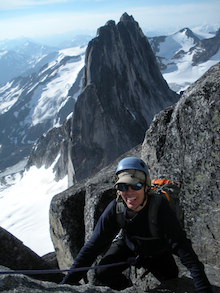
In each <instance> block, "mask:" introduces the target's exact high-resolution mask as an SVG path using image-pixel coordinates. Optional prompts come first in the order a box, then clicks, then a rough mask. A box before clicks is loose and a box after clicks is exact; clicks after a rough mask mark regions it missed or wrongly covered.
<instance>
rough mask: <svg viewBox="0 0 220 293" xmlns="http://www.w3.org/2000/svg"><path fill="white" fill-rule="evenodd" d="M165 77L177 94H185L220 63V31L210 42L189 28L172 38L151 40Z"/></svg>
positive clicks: (164, 37) (161, 37)
mask: <svg viewBox="0 0 220 293" xmlns="http://www.w3.org/2000/svg"><path fill="white" fill-rule="evenodd" d="M149 42H150V44H151V47H152V49H153V51H154V53H155V55H156V56H157V61H158V64H159V67H160V70H161V72H162V74H163V77H164V78H165V80H166V81H167V82H168V84H169V86H170V88H171V89H172V90H174V91H176V92H180V91H183V90H185V89H186V88H187V87H188V86H189V85H190V84H191V83H193V82H194V81H195V80H197V79H198V78H199V77H201V76H202V74H203V73H205V72H206V71H207V70H208V69H209V68H210V67H211V66H213V65H215V64H216V63H218V62H219V61H220V49H219V48H220V30H219V31H218V32H217V33H216V35H215V36H214V37H212V38H209V39H204V38H203V37H202V36H199V35H196V34H194V33H193V32H192V31H191V30H190V29H188V28H185V29H182V30H180V31H179V32H177V33H175V34H172V35H170V36H160V37H153V38H149Z"/></svg>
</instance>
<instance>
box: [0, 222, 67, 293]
mask: <svg viewBox="0 0 220 293" xmlns="http://www.w3.org/2000/svg"><path fill="white" fill-rule="evenodd" d="M0 239H1V249H0V265H2V266H5V267H8V268H10V269H12V270H25V271H28V270H52V269H56V267H55V266H52V265H51V264H50V263H49V262H47V261H45V260H44V259H43V258H41V257H39V256H38V255H37V254H36V253H34V252H33V251H32V250H30V249H29V248H28V247H26V246H25V245H24V244H23V243H22V242H21V241H20V240H19V239H17V238H16V237H14V236H13V235H12V234H10V233H9V232H7V231H6V230H4V229H3V228H1V227H0ZM31 276H32V277H34V278H36V279H38V280H44V281H51V282H56V283H59V282H60V281H61V280H62V279H63V274H60V273H59V274H58V273H57V274H35V275H31ZM1 289H2V288H1V285H0V291H1Z"/></svg>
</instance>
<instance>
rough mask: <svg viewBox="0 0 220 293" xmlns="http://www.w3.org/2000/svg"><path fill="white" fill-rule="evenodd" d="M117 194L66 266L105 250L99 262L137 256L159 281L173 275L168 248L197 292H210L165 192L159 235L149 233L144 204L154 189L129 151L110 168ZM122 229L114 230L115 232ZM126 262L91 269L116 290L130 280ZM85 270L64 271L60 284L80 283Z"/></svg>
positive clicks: (79, 264) (84, 261) (175, 269)
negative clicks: (119, 206)
mask: <svg viewBox="0 0 220 293" xmlns="http://www.w3.org/2000/svg"><path fill="white" fill-rule="evenodd" d="M115 188H116V190H117V199H115V200H113V201H112V202H110V204H109V205H108V206H107V208H106V209H105V211H104V212H103V214H102V215H101V216H100V218H99V220H98V222H97V225H96V227H95V229H94V231H93V234H92V236H91V238H90V240H89V241H88V242H87V243H86V244H85V245H84V246H83V247H82V249H81V250H80V252H79V254H78V255H77V257H76V259H75V261H74V264H73V265H72V267H71V269H75V268H80V267H89V266H91V265H92V263H93V262H94V261H95V259H96V257H97V256H98V255H100V254H102V253H104V252H106V251H107V252H106V253H105V255H104V256H103V258H102V260H101V261H100V263H99V265H108V264H113V263H117V262H123V261H126V260H127V259H129V258H132V257H135V258H136V259H137V262H136V264H135V265H136V266H137V267H138V268H140V267H143V268H145V269H147V270H149V271H150V272H151V273H152V274H153V275H154V276H155V277H156V278H157V279H158V280H159V281H161V282H162V281H164V280H169V279H174V278H177V277H178V267H177V265H176V262H175V260H174V257H173V254H176V255H178V256H179V257H180V259H181V262H182V263H183V264H184V265H185V266H186V267H187V268H188V269H189V270H190V272H191V276H192V277H193V281H194V285H195V288H196V289H197V291H198V292H202V293H210V292H213V291H212V288H211V285H210V283H209V281H208V279H207V276H206V274H205V272H204V266H203V264H202V263H201V262H200V261H199V259H198V257H197V255H196V254H195V252H194V250H193V248H192V246H191V243H190V241H189V240H188V239H187V238H186V235H185V232H184V230H183V229H182V227H181V225H180V223H179V221H178V219H177V217H176V215H175V213H174V211H173V210H172V209H171V207H170V205H169V203H168V201H167V200H165V199H164V198H162V199H161V201H160V206H159V208H158V214H157V231H158V236H157V237H155V236H152V233H151V229H150V225H149V217H148V214H149V208H150V207H151V202H152V201H153V200H154V197H155V194H156V193H155V191H153V190H152V189H151V179H150V176H149V172H148V168H147V166H146V164H145V163H144V161H143V160H141V159H139V158H136V157H128V158H124V159H123V160H121V161H120V162H119V164H118V167H117V169H116V174H115ZM120 201H122V202H123V204H124V209H123V219H124V223H123V225H122V224H121V223H120V221H119V220H118V217H117V203H118V202H120ZM120 231H121V232H122V233H119V232H120ZM128 267H129V264H125V265H121V266H115V267H114V266H113V267H108V266H103V267H100V268H98V269H97V270H96V276H97V279H98V280H99V281H100V282H101V283H102V284H103V285H107V286H109V287H111V288H112V289H115V290H123V289H125V288H127V287H129V286H132V283H131V280H130V279H129V278H127V277H126V276H125V275H124V274H123V271H125V270H126V269H127V268H128ZM85 274H86V272H74V273H73V272H69V273H68V274H67V275H66V276H65V277H64V279H63V281H62V283H61V284H65V283H68V284H79V283H78V282H79V281H80V279H82V278H83V277H84V275H85Z"/></svg>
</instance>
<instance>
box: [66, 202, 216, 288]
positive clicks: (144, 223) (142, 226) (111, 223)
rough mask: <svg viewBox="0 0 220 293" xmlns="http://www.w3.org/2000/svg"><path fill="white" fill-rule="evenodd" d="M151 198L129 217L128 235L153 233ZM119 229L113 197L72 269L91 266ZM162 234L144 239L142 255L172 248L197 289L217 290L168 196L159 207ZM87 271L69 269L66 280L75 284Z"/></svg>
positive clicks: (126, 229)
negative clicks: (149, 221) (156, 237)
mask: <svg viewBox="0 0 220 293" xmlns="http://www.w3.org/2000/svg"><path fill="white" fill-rule="evenodd" d="M149 201H150V197H149V199H148V202H147V204H146V206H145V207H144V208H143V209H142V210H141V211H140V212H138V213H137V214H136V216H135V217H134V218H133V219H126V218H125V227H124V229H125V231H126V233H127V234H128V235H130V236H132V235H135V236H140V237H146V238H148V237H151V234H150V229H149V223H148V209H149ZM119 230H120V226H119V224H118V222H117V219H116V200H113V201H112V202H110V204H109V205H108V206H107V208H106V209H105V211H104V212H103V214H102V215H101V217H100V218H99V220H98V222H97V225H96V227H95V229H94V232H93V234H92V236H91V238H90V240H89V241H88V242H87V243H86V244H85V245H84V246H83V247H82V249H81V250H80V252H79V254H78V255H77V257H76V259H75V261H74V264H73V265H72V267H71V269H75V268H79V267H89V266H91V265H92V263H93V262H94V261H95V259H96V257H97V256H98V255H99V254H101V253H103V252H104V251H105V250H106V249H107V248H108V246H109V245H110V244H111V242H112V240H113V239H114V238H115V236H116V235H117V233H118V232H119ZM158 234H159V236H160V240H154V241H144V242H143V245H141V246H139V247H138V248H137V251H136V252H137V253H138V254H139V255H146V256H150V255H155V253H157V251H156V250H158V251H159V250H160V249H164V248H166V249H170V250H171V251H172V252H173V253H175V254H177V255H178V256H179V257H180V259H181V261H182V263H183V264H184V265H185V266H186V267H187V269H189V271H190V272H191V276H192V277H193V281H194V285H195V287H196V289H197V291H198V292H200V293H210V292H213V291H212V289H211V285H210V283H209V281H208V279H207V277H206V275H205V273H204V268H203V265H202V263H201V262H200V261H199V260H198V257H197V255H196V254H195V252H194V250H193V248H192V246H191V244H190V242H189V241H188V239H187V238H186V235H185V232H184V231H183V229H182V228H181V226H180V223H179V221H178V219H177V218H176V216H175V214H174V212H173V211H172V209H171V208H170V206H169V204H168V202H167V201H166V200H165V199H162V202H161V204H160V207H159V210H158ZM84 275H85V272H75V273H69V274H68V275H67V276H66V277H65V278H64V280H63V282H62V283H63V284H64V283H70V284H75V283H77V282H78V281H79V280H80V279H81V278H82V277H83V276H84Z"/></svg>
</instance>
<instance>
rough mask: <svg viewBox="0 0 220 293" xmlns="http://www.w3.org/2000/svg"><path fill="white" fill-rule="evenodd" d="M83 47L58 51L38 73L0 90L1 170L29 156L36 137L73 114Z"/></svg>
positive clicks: (79, 78)
mask: <svg viewBox="0 0 220 293" xmlns="http://www.w3.org/2000/svg"><path fill="white" fill-rule="evenodd" d="M85 49H86V48H85V47H83V48H79V47H75V48H68V49H64V50H60V51H58V52H57V54H56V56H54V58H53V60H52V61H50V62H49V63H47V64H46V65H45V66H43V67H42V68H41V69H40V70H39V71H38V72H37V73H33V74H31V75H29V76H28V77H17V78H15V79H13V80H12V81H10V82H7V83H6V84H5V85H4V86H2V87H0V129H1V133H0V145H1V152H0V166H1V167H0V168H1V170H3V169H4V168H6V167H9V166H13V165H15V164H17V163H18V162H19V161H21V160H23V159H24V158H25V157H26V156H29V155H30V151H31V148H32V147H33V145H34V143H35V142H36V141H37V140H38V138H39V136H40V135H42V134H43V133H45V132H47V131H48V130H49V129H51V128H52V127H55V126H56V127H58V126H59V125H60V124H62V123H63V121H64V120H65V119H66V118H67V116H68V115H69V114H70V113H71V112H72V111H73V107H74V104H75V101H76V99H77V97H78V95H79V93H80V90H81V78H82V68H83V66H84V53H85Z"/></svg>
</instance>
